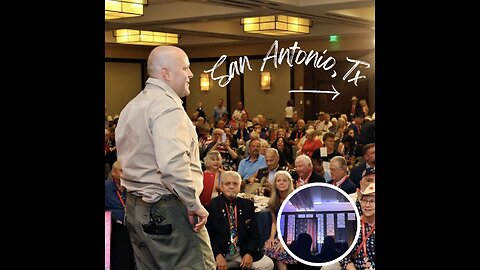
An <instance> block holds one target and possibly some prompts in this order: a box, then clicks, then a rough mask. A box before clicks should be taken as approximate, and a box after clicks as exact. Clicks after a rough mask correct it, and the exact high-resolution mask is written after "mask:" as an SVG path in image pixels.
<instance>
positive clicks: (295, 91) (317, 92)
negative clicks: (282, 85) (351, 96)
mask: <svg viewBox="0 0 480 270" xmlns="http://www.w3.org/2000/svg"><path fill="white" fill-rule="evenodd" d="M332 89H333V91H328V90H303V89H302V90H290V91H288V92H289V93H315V94H335V95H334V96H333V97H332V100H334V99H335V98H336V97H337V96H338V95H340V92H338V91H337V89H335V86H333V84H332Z"/></svg>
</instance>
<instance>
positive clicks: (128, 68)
mask: <svg viewBox="0 0 480 270" xmlns="http://www.w3.org/2000/svg"><path fill="white" fill-rule="evenodd" d="M141 71H142V66H141V64H140V63H118V62H105V103H106V104H107V114H108V115H111V116H112V117H113V116H115V115H116V114H120V112H121V111H122V109H123V108H124V107H125V105H127V103H128V102H129V101H130V100H131V99H132V98H133V97H135V96H136V95H137V94H138V93H139V92H140V91H142V80H143V79H142V73H141Z"/></svg>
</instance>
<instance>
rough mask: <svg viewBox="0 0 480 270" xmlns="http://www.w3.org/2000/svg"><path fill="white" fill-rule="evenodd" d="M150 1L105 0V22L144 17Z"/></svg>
mask: <svg viewBox="0 0 480 270" xmlns="http://www.w3.org/2000/svg"><path fill="white" fill-rule="evenodd" d="M147 4H148V0H105V20H113V19H120V18H128V17H137V16H143V5H147Z"/></svg>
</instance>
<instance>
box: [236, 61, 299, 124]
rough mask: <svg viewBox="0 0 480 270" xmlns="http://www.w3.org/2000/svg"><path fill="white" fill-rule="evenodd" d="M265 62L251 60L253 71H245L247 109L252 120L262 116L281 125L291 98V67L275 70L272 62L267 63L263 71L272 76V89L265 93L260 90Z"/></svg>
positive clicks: (285, 66) (280, 67) (286, 66)
mask: <svg viewBox="0 0 480 270" xmlns="http://www.w3.org/2000/svg"><path fill="white" fill-rule="evenodd" d="M262 62H263V60H261V59H259V60H250V66H251V67H252V71H250V70H245V76H244V89H245V90H244V95H245V104H244V105H245V108H246V109H247V111H248V113H249V116H250V118H253V117H255V116H256V115H258V114H262V115H263V116H264V117H266V118H267V119H269V118H272V119H274V120H275V121H276V123H281V122H282V121H283V118H284V116H285V114H284V112H285V106H286V105H287V100H288V99H289V98H290V93H289V92H288V91H289V90H290V67H289V66H288V65H286V64H283V65H278V68H275V67H274V66H273V64H272V61H267V64H266V65H265V68H264V70H263V71H269V72H270V74H271V88H270V90H269V91H264V90H262V89H261V88H260V68H261V66H262Z"/></svg>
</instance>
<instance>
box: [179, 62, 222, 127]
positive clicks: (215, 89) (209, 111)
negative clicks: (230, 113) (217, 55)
mask: <svg viewBox="0 0 480 270" xmlns="http://www.w3.org/2000/svg"><path fill="white" fill-rule="evenodd" d="M215 63H216V61H215V62H193V63H192V62H191V63H190V70H191V71H192V73H193V78H192V79H190V95H189V96H188V97H187V107H186V109H187V113H188V115H189V116H191V115H192V114H193V112H195V110H196V109H197V105H198V102H202V104H203V109H204V111H205V114H206V115H207V117H208V118H209V119H211V118H212V116H213V107H215V106H217V103H218V99H220V98H222V99H223V104H224V106H227V90H226V87H220V86H219V85H218V81H213V80H212V79H210V90H209V91H200V74H202V73H204V72H203V71H204V70H208V69H210V68H212V66H213V65H214V64H215ZM217 72H218V74H225V73H226V68H225V65H222V66H220V67H219V69H217ZM217 72H216V73H217Z"/></svg>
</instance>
